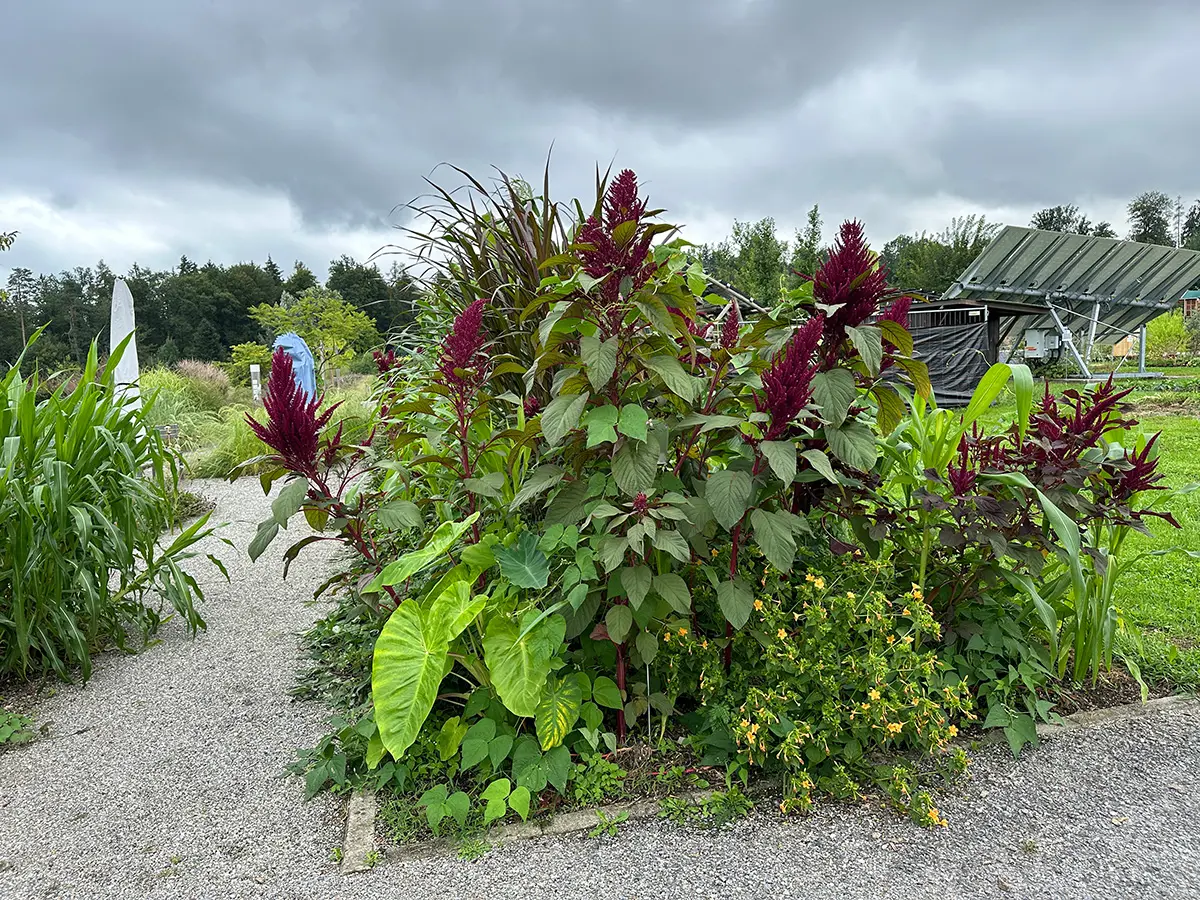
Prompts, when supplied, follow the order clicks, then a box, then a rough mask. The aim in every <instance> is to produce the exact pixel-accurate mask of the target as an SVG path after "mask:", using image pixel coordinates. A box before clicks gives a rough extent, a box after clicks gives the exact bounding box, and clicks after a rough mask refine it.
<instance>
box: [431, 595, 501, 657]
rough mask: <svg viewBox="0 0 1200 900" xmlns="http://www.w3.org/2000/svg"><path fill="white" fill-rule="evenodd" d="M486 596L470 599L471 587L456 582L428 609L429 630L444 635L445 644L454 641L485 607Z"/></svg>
mask: <svg viewBox="0 0 1200 900" xmlns="http://www.w3.org/2000/svg"><path fill="white" fill-rule="evenodd" d="M487 600H488V598H487V595H485V594H480V595H478V596H476V597H475V599H473V600H472V599H471V585H470V584H469V583H468V582H466V581H456V582H455V583H454V584H452V585H450V587H448V588H446V590H444V591H442V592H441V593H440V594H439V595H438V597H437V599H436V600H434V601H433V603H432V604H431V605H430V607H429V612H428V613H427V618H428V620H429V627H430V629H431V630H432V631H433V632H434V633H436V634H442V635H445V638H446V641H447V643H448V642H450V641H452V640H454V639H455V638H456V637H458V636H459V635H460V634H462V633H463V631H464V630H465V629H466V627H467V626H468V625H470V624H471V623H472V622H473V621H475V617H476V616H477V615H479V614H480V613H481V612H483V608H484V606H486V605H487Z"/></svg>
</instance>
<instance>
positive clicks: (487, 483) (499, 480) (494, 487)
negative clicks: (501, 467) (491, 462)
mask: <svg viewBox="0 0 1200 900" xmlns="http://www.w3.org/2000/svg"><path fill="white" fill-rule="evenodd" d="M462 486H463V487H465V488H466V489H467V490H468V491H470V492H471V493H472V494H478V495H479V496H480V497H500V496H503V491H504V473H503V472H488V473H487V474H486V475H481V476H480V477H478V478H464V479H463V482H462Z"/></svg>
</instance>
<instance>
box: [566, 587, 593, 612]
mask: <svg viewBox="0 0 1200 900" xmlns="http://www.w3.org/2000/svg"><path fill="white" fill-rule="evenodd" d="M588 590H589V585H588V583H587V582H586V581H583V582H580V583H579V584H577V585H575V587H573V588H571V592H570V593H569V594H567V603H569V604H570V606H571V609H573V610H575V611H576V612H578V611H579V607H581V606H583V601H584V600H586V599H587V595H588Z"/></svg>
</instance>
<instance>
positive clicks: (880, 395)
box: [871, 384, 905, 436]
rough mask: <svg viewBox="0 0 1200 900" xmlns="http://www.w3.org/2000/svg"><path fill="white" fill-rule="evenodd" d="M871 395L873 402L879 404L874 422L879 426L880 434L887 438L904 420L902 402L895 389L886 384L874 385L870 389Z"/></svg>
mask: <svg viewBox="0 0 1200 900" xmlns="http://www.w3.org/2000/svg"><path fill="white" fill-rule="evenodd" d="M871 393H872V394H874V395H875V402H876V403H878V404H879V413H878V414H877V415H876V417H875V421H876V422H877V423H878V425H879V431H880V433H881V434H883V435H884V436H887V435H889V434H891V433H892V432H893V431H895V430H896V426H897V425H899V424H900V422H901V421H902V420H903V419H904V413H905V408H904V401H903V400H901V399H900V395H899V394H897V393H896V389H895V388H894V387H892V386H891V385H888V384H877V385H875V387H873V388H871Z"/></svg>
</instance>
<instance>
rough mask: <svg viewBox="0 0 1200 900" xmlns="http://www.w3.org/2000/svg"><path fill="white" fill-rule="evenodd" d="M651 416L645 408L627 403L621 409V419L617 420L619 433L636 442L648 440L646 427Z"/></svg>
mask: <svg viewBox="0 0 1200 900" xmlns="http://www.w3.org/2000/svg"><path fill="white" fill-rule="evenodd" d="M649 421H650V414H649V413H648V412H646V409H645V407H642V406H638V405H637V404H636V403H627V404H625V405H624V406H622V407H621V417H620V419H618V420H617V431H619V432H621V434H623V435H625V437H627V438H633V439H634V440H635V441H644V440H646V425H647V423H648V422H649Z"/></svg>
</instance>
